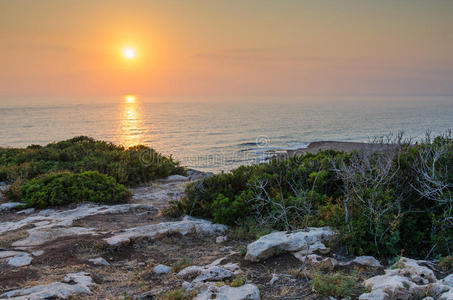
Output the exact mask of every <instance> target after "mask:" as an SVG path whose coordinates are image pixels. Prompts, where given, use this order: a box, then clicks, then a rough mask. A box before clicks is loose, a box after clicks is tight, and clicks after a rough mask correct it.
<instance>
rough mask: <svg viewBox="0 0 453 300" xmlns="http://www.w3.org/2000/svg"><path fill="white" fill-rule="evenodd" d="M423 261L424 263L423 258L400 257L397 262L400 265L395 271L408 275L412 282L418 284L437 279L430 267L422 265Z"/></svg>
mask: <svg viewBox="0 0 453 300" xmlns="http://www.w3.org/2000/svg"><path fill="white" fill-rule="evenodd" d="M423 263H425V261H423V260H415V259H410V258H407V257H402V258H400V260H399V262H398V264H399V265H400V266H402V267H400V268H398V269H396V271H397V272H398V273H399V274H401V275H405V276H407V275H408V277H410V278H411V280H412V281H413V282H415V283H419V284H427V283H430V282H435V281H437V279H436V276H435V275H434V272H433V271H432V270H431V269H430V268H428V267H425V266H423V265H422V264H423Z"/></svg>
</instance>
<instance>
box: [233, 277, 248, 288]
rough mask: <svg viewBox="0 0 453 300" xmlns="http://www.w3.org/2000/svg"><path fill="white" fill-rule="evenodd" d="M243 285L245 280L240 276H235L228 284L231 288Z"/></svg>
mask: <svg viewBox="0 0 453 300" xmlns="http://www.w3.org/2000/svg"><path fill="white" fill-rule="evenodd" d="M244 284H245V278H244V277H242V276H236V277H235V278H234V279H233V280H232V281H231V282H230V284H229V285H230V286H231V287H239V286H243V285H244Z"/></svg>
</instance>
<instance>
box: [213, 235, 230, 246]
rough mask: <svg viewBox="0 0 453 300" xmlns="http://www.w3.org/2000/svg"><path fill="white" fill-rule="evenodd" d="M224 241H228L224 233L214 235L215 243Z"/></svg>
mask: <svg viewBox="0 0 453 300" xmlns="http://www.w3.org/2000/svg"><path fill="white" fill-rule="evenodd" d="M226 241H228V237H227V236H226V235H220V236H218V237H216V239H215V242H216V244H221V243H224V242H226Z"/></svg>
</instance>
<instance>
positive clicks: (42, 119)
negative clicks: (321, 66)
mask: <svg viewBox="0 0 453 300" xmlns="http://www.w3.org/2000/svg"><path fill="white" fill-rule="evenodd" d="M0 116H1V118H0V145H1V146H10V147H23V146H27V145H29V144H46V143H49V142H52V141H58V140H62V139H66V138H70V137H73V136H76V135H88V136H92V137H95V138H99V139H104V140H108V141H112V142H114V143H118V144H123V145H125V146H130V145H134V144H139V143H142V144H147V145H150V146H152V147H154V148H155V149H157V150H158V151H160V152H162V153H165V154H172V155H173V156H174V157H175V158H177V159H179V160H181V161H182V162H183V164H184V165H187V166H190V167H194V168H197V169H202V170H212V171H219V170H228V169H231V168H232V167H234V166H238V165H240V164H244V163H252V162H254V161H256V160H259V159H262V158H263V152H265V151H263V150H267V149H279V148H301V147H305V146H306V145H307V144H308V143H309V142H311V141H319V140H337V141H367V140H369V139H370V138H371V137H374V136H380V135H384V134H388V133H390V132H393V133H396V132H398V131H401V130H402V131H404V132H405V133H406V135H408V136H412V137H420V136H422V135H423V133H424V132H425V131H426V130H427V129H430V130H432V131H433V132H434V133H439V132H442V131H444V130H446V129H449V128H452V127H453V97H438V98H429V99H421V98H414V99H391V98H387V99H383V98H381V99H375V101H372V100H369V99H368V100H359V99H355V100H347V99H342V100H337V101H333V100H332V101H320V102H315V101H311V102H310V101H309V102H284V103H259V104H258V103H247V102H246V103H229V104H224V103H183V104H178V103H149V102H148V103H147V102H145V101H144V100H142V99H137V100H136V101H135V102H134V103H126V102H125V101H123V100H122V99H119V100H118V101H117V102H116V103H114V104H112V103H109V104H79V105H75V104H71V105H69V104H68V105H61V104H60V105H3V106H2V104H1V102H0ZM257 142H258V143H257Z"/></svg>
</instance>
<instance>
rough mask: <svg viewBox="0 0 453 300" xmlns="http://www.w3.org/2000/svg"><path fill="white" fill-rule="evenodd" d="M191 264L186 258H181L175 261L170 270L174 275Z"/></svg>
mask: <svg viewBox="0 0 453 300" xmlns="http://www.w3.org/2000/svg"><path fill="white" fill-rule="evenodd" d="M191 264H192V262H191V261H190V259H189V258H187V257H184V258H181V259H180V260H178V261H176V262H175V263H174V264H173V265H172V266H171V270H172V271H173V272H175V273H178V272H179V271H181V270H182V269H184V268H187V267H188V266H190V265H191Z"/></svg>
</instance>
